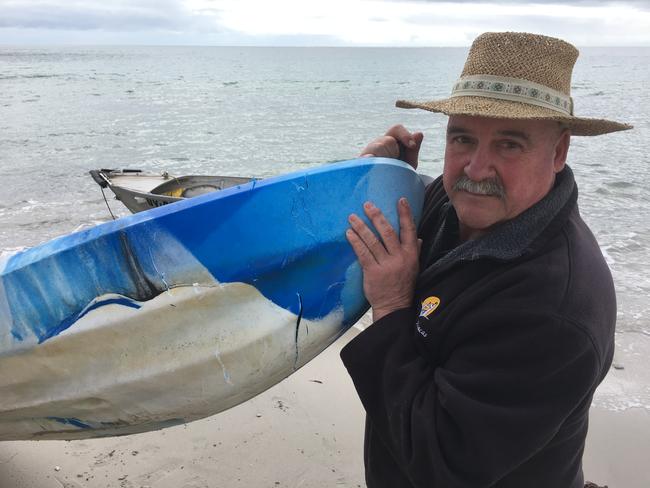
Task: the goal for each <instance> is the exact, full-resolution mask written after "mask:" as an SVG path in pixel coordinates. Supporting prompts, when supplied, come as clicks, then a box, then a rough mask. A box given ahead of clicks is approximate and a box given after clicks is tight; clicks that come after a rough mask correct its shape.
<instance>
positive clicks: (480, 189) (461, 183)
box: [453, 175, 506, 198]
mask: <svg viewBox="0 0 650 488" xmlns="http://www.w3.org/2000/svg"><path fill="white" fill-rule="evenodd" d="M453 190H454V191H466V192H469V193H475V194H477V195H487V196H491V197H497V198H504V197H505V196H506V191H505V190H504V189H503V185H502V184H501V181H500V180H499V178H486V179H484V180H481V181H473V180H470V179H469V178H468V177H467V175H462V176H461V177H460V178H458V179H457V180H456V183H454V187H453Z"/></svg>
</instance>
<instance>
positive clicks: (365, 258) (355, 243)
mask: <svg viewBox="0 0 650 488" xmlns="http://www.w3.org/2000/svg"><path fill="white" fill-rule="evenodd" d="M345 237H347V239H348V242H349V243H350V245H351V246H352V250H353V251H354V254H356V255H357V259H358V260H359V264H361V267H362V268H364V269H367V268H368V267H369V266H372V265H373V264H377V260H376V259H375V257H374V256H373V255H372V253H371V252H370V249H368V246H366V244H365V243H364V242H363V240H361V237H359V235H358V234H357V233H356V232H355V231H354V230H353V229H348V230H347V231H345Z"/></svg>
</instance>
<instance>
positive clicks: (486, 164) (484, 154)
mask: <svg viewBox="0 0 650 488" xmlns="http://www.w3.org/2000/svg"><path fill="white" fill-rule="evenodd" d="M492 161H493V155H492V154H491V152H490V149H489V147H488V146H486V145H483V144H477V145H476V149H475V150H474V151H472V153H471V154H469V159H468V161H467V164H465V167H464V168H463V171H464V172H465V175H467V177H468V178H469V179H470V180H472V181H482V180H485V179H486V178H493V177H494V176H495V175H496V172H495V170H494V166H493V165H492Z"/></svg>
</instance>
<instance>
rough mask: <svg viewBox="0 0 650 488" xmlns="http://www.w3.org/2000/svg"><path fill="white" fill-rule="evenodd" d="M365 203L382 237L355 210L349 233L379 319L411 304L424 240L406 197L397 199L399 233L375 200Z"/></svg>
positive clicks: (350, 219) (373, 307)
mask: <svg viewBox="0 0 650 488" xmlns="http://www.w3.org/2000/svg"><path fill="white" fill-rule="evenodd" d="M363 207H364V212H365V214H366V215H367V217H368V219H370V221H371V222H372V224H373V226H374V227H375V229H377V232H378V233H379V237H380V239H381V240H380V239H379V238H377V236H376V235H375V233H374V232H373V231H372V230H370V229H369V228H368V226H367V225H366V224H365V223H364V222H363V220H361V219H360V218H359V217H358V216H356V215H355V214H352V215H350V217H349V222H350V225H351V226H352V228H351V229H348V230H347V232H346V237H347V238H348V241H349V242H350V245H352V249H354V252H355V254H356V255H357V258H358V259H359V263H360V264H361V268H362V269H363V291H364V293H365V295H366V298H367V299H368V301H369V302H370V305H371V306H372V314H373V321H374V322H376V321H378V320H379V319H381V318H382V317H384V316H386V315H388V314H389V313H391V312H394V311H395V310H399V309H401V308H406V307H410V306H411V303H412V302H413V293H414V290H415V280H416V278H417V276H418V272H419V255H420V247H421V244H422V241H421V240H419V239H418V238H417V230H416V228H415V222H414V221H413V215H412V213H411V208H410V206H409V204H408V201H407V200H406V198H400V200H399V202H398V203H397V211H398V214H399V223H400V236H398V235H397V233H396V232H395V229H393V227H392V226H391V225H390V223H389V222H388V220H386V217H384V214H382V213H381V211H380V210H379V209H378V208H377V207H375V206H374V205H373V204H372V203H370V202H366V203H365V204H364V206H363Z"/></svg>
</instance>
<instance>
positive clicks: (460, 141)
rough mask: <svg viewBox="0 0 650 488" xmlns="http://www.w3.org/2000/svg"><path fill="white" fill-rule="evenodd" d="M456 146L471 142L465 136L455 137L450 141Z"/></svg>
mask: <svg viewBox="0 0 650 488" xmlns="http://www.w3.org/2000/svg"><path fill="white" fill-rule="evenodd" d="M452 140H453V141H454V142H455V143H457V144H471V143H472V140H471V139H470V138H469V137H467V136H456V137H454V138H453V139H452Z"/></svg>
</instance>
